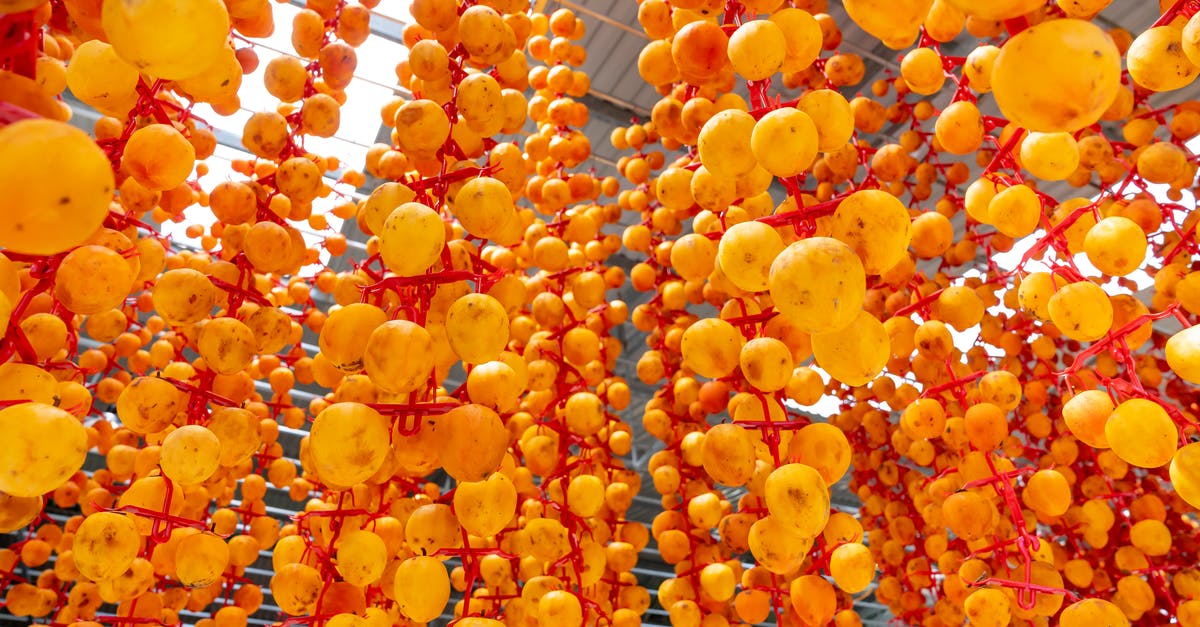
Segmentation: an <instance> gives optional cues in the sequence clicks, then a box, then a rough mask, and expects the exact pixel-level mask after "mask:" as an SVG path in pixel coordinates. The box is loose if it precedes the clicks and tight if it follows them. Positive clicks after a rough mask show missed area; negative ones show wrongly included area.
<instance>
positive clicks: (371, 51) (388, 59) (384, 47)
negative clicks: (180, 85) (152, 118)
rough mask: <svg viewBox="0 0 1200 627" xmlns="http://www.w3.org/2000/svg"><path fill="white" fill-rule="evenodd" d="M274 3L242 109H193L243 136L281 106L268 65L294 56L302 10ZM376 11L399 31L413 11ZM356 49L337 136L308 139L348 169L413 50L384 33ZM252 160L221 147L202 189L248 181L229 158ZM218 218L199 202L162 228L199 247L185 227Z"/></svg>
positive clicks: (361, 155) (310, 238) (396, 5)
mask: <svg viewBox="0 0 1200 627" xmlns="http://www.w3.org/2000/svg"><path fill="white" fill-rule="evenodd" d="M271 6H272V9H273V10H274V14H275V33H274V34H273V35H271V36H270V37H267V38H265V39H255V40H253V41H254V49H255V51H256V52H257V53H258V57H259V64H258V69H256V70H255V71H254V72H253V73H252V74H249V75H246V76H244V77H243V78H242V87H241V89H240V90H239V95H240V97H241V110H240V111H238V112H236V113H234V114H233V115H230V116H227V117H222V116H220V115H218V114H217V113H216V112H215V111H213V110H212V108H211V107H209V106H208V105H203V104H201V105H197V106H196V107H195V108H194V112H195V113H196V115H197V116H199V117H200V118H201V119H203V120H204V121H206V122H208V123H209V124H211V125H212V126H213V127H214V128H216V129H218V130H220V131H225V132H227V133H230V134H232V135H233V136H235V137H241V135H242V128H243V126H244V124H245V122H246V120H247V119H249V118H250V116H251V115H252V114H254V113H256V112H259V111H271V110H274V109H275V108H276V107H277V106H278V104H279V101H278V100H277V99H276V98H275V97H274V96H271V95H270V94H269V93H267V90H266V88H265V87H264V86H263V73H264V71H265V69H266V67H267V63H269V62H270V61H271V60H272V59H274V58H276V57H278V56H281V55H283V54H290V55H291V56H295V54H294V52H293V48H292V43H291V32H292V27H291V25H292V18H293V17H294V16H295V14H296V13H297V12H299V10H300V9H299V7H296V6H294V5H291V4H277V3H272V5H271ZM375 13H377V14H378V15H377V16H376V17H374V18H373V21H374V20H376V19H378V20H387V21H391V22H392V24H389V26H394V27H395V30H396V31H397V32H398V31H399V30H400V28H401V27H400V25H399V24H396V23H395V22H396V21H399V22H401V23H403V22H406V21H408V20H410V19H411V17H410V16H409V14H408V3H407V2H404V1H403V0H386V1H385V2H384V3H383V4H382V5H380V7H379V8H378V9H376V11H375ZM243 45H245V44H244V42H239V47H240V46H243ZM356 52H357V53H358V68H357V69H356V70H355V73H354V76H355V80H354V81H353V82H352V83H351V84H350V86H349V87H347V88H346V104H345V105H343V106H342V108H341V126H340V128H339V129H338V132H337V134H336V135H335V136H334V137H331V138H321V137H307V138H306V139H305V148H307V149H308V150H309V151H311V152H313V153H315V154H319V155H322V156H333V157H337V158H338V160H339V161H340V162H341V164H342V167H343V168H349V169H356V170H360V171H361V169H362V168H363V165H364V163H365V161H366V152H367V148H368V147H370V146H371V144H373V143H374V142H375V137H376V134H377V133H378V132H379V128H380V125H381V123H382V120H381V119H380V114H379V111H380V108H381V107H382V106H383V105H384V104H385V103H386V102H388V101H389V100H391V99H392V98H393V97H395V91H393V88H398V85H397V79H396V69H395V68H396V64H397V63H399V62H400V61H402V60H404V59H405V58H407V56H408V50H407V48H405V47H404V46H402V45H400V44H398V43H395V42H392V41H389V40H387V39H385V38H383V37H375V36H372V37H369V38H368V39H367V40H366V42H364V43H363V44H362V45H361V46H359V47H358V48H357V49H356ZM249 158H252V155H250V154H249V153H247V152H245V151H244V150H241V149H238V148H230V147H227V146H218V147H217V150H216V153H215V154H214V156H213V158H211V159H209V160H208V161H207V164H208V167H209V172H208V174H206V175H205V176H204V177H202V178H201V179H200V182H201V185H202V187H203V188H204V189H206V190H207V189H212V187H214V186H216V185H217V184H218V183H220V182H222V181H227V180H239V179H244V177H243V176H242V175H240V174H237V173H235V172H233V170H232V169H231V167H230V162H231V161H232V160H234V159H249ZM326 182H327V183H329V184H330V186H331V187H333V188H334V189H335V190H336V191H338V192H341V193H342V194H347V195H353V193H354V190H353V188H351V187H350V186H347V185H341V184H337V183H336V180H335V179H334V178H326ZM339 200H340V199H339V198H338V197H337V195H336V194H335V195H330V197H329V198H319V199H317V200H316V201H314V203H313V208H314V213H317V212H324V211H326V210H328V209H329V208H330V207H332V206H333V205H334V204H335V203H336V202H338V201H339ZM215 221H216V219H215V218H214V217H213V215H212V213H211V212H210V211H208V210H207V208H204V207H199V206H196V207H191V208H189V209H188V211H187V219H186V220H185V221H183V222H181V223H168V224H164V225H163V226H162V231H163V233H164V234H170V235H171V236H172V237H173V238H174V239H176V240H179V241H183V242H186V243H189V244H192V245H199V243H200V242H199V239H198V238H189V237H187V235H186V234H185V233H184V230H185V229H186V228H187V227H188V226H190V225H193V224H200V225H203V226H204V227H205V228H206V229H207V228H208V227H209V226H211V225H212V224H213V223H214V222H215ZM328 221H329V224H330V227H331V228H332V229H333V230H334V231H337V230H340V228H341V225H342V220H340V219H338V218H336V217H334V216H332V215H330V216H328ZM300 226H301V227H302V228H300V231H301V233H302V234H303V235H304V237H305V240H306V241H307V242H308V243H309V244H313V243H315V242H317V241H320V240H321V239H322V237H323V235H321V234H317V233H315V232H314V231H312V230H311V229H308V228H307V226H306V225H300ZM323 260H326V261H327V257H324V258H323Z"/></svg>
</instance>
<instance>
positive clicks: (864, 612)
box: [0, 0, 1200, 627]
mask: <svg viewBox="0 0 1200 627" xmlns="http://www.w3.org/2000/svg"><path fill="white" fill-rule="evenodd" d="M406 2H407V0H383V3H382V4H381V5H380V7H378V8H377V9H376V10H375V11H374V14H373V15H372V19H371V27H372V31H373V34H374V36H373V37H372V38H371V39H370V40H368V42H367V43H366V44H364V46H363V47H362V48H360V49H359V57H360V63H359V69H358V71H357V73H356V79H355V81H354V83H353V84H352V85H351V87H350V88H349V89H348V95H349V100H348V102H347V105H346V107H345V108H343V113H342V120H343V127H342V130H341V131H339V133H338V135H337V137H335V138H331V139H328V140H318V142H319V145H317V144H316V143H314V144H313V145H310V147H311V148H312V149H314V150H316V151H318V152H321V153H322V154H333V155H337V156H339V158H340V159H341V160H342V163H343V164H344V166H345V167H350V168H361V167H362V163H363V159H364V155H365V152H366V149H367V148H368V147H369V146H370V144H372V143H375V142H377V141H383V142H387V141H388V138H389V136H390V135H389V131H390V129H388V128H387V127H384V126H382V125H381V124H380V122H379V113H378V112H379V108H380V106H381V105H382V104H383V103H384V102H386V101H387V100H388V99H391V98H394V97H397V96H398V97H409V96H410V94H409V93H408V92H407V91H406V90H404V89H402V88H400V87H398V86H397V85H396V78H395V75H394V72H393V70H392V69H391V68H393V67H394V65H395V63H396V62H398V61H400V60H401V59H403V58H404V57H405V56H406V51H405V50H404V48H403V45H402V44H401V43H400V42H401V40H402V36H401V33H402V29H403V27H404V24H405V23H406V20H407V19H408V12H407V6H404V5H405V4H406ZM830 5H831V6H830V7H829V10H830V13H831V14H832V15H833V16H834V17H835V19H836V21H837V23H838V24H839V25H840V26H841V28H842V33H843V43H842V45H841V47H840V51H841V52H843V53H855V54H858V55H860V56H861V57H862V59H863V61H864V64H865V66H866V76H865V78H864V80H863V81H862V82H861V83H860V84H859V85H856V86H853V87H849V88H846V89H843V90H842V91H843V94H844V95H846V96H847V97H848V98H849V97H853V96H854V95H855V94H856V92H859V91H865V90H868V89H869V87H870V85H871V83H872V82H874V81H875V80H878V79H881V78H893V77H894V76H896V75H897V74H898V71H899V60H898V53H897V52H896V51H893V50H890V49H888V48H886V47H885V46H883V45H882V44H880V43H879V42H878V41H877V40H875V39H874V38H873V37H871V36H869V35H867V34H866V33H865V32H863V31H862V30H861V29H860V28H858V27H857V26H856V25H855V24H854V23H853V22H852V21H851V20H850V19H849V18H848V17H847V16H846V14H845V11H844V9H843V8H842V7H841V5H840V2H838V1H837V0H833V1H832V2H830ZM1156 5H1157V3H1154V2H1142V1H1131V0H1117V1H1116V2H1114V3H1113V6H1110V7H1109V8H1108V9H1107V10H1106V11H1105V12H1104V13H1103V14H1102V15H1101V16H1100V18H1098V19H1099V21H1100V23H1102V24H1105V25H1108V26H1112V27H1116V26H1120V27H1124V28H1126V29H1128V30H1130V31H1131V32H1133V33H1137V32H1140V31H1141V30H1142V29H1144V28H1146V27H1147V26H1148V25H1149V24H1150V23H1151V22H1153V21H1154V19H1156V18H1157V16H1158V13H1157V6H1156ZM274 6H275V11H276V23H277V28H276V34H275V35H274V36H272V37H270V38H268V39H267V40H264V41H263V42H262V43H260V42H259V41H257V40H256V41H255V42H254V43H255V47H256V49H257V50H258V52H259V54H260V57H261V63H260V69H259V70H258V72H257V73H256V74H255V75H254V76H250V77H246V80H245V81H244V83H243V89H244V90H245V92H246V93H245V94H244V95H243V102H242V106H243V110H242V111H239V112H238V113H236V114H235V115H233V116H230V117H228V118H222V117H220V116H216V115H215V114H213V113H211V111H210V112H209V114H208V115H205V114H203V113H200V115H201V117H203V118H204V119H205V120H206V121H208V122H209V123H211V124H212V125H213V126H214V127H215V131H216V135H217V138H218V141H219V143H220V144H221V146H220V148H219V149H218V153H217V155H216V157H215V158H214V159H210V160H209V163H210V166H211V167H212V169H213V172H212V174H210V175H209V176H211V177H213V178H212V179H209V181H212V180H221V179H223V178H224V177H226V176H229V174H228V162H229V160H230V159H235V158H245V157H248V155H247V154H246V153H245V151H244V150H243V149H242V148H241V146H240V135H241V126H242V123H243V122H244V121H245V119H246V118H248V117H249V115H250V114H251V113H253V112H254V111H256V110H260V109H266V108H272V107H273V106H274V100H273V99H271V98H270V97H269V96H267V95H266V94H265V90H263V88H262V81H261V74H262V69H261V68H263V67H265V65H266V63H267V61H268V60H269V59H270V58H271V57H272V56H274V55H277V54H290V52H289V51H290V50H291V47H290V43H289V37H288V35H289V30H290V23H291V19H290V18H291V15H292V14H293V13H294V12H295V11H296V10H298V8H299V7H302V6H303V2H301V1H299V0H292V2H291V4H282V5H278V4H277V5H274ZM536 8H538V9H540V10H542V11H544V12H546V13H550V12H552V11H554V10H557V9H559V8H566V9H570V10H572V11H574V12H575V13H576V15H577V16H578V17H580V18H581V19H582V20H583V21H584V22H585V24H586V25H587V34H586V36H585V37H584V39H583V40H582V41H580V42H578V43H580V44H581V45H583V46H584V47H585V48H586V49H587V51H588V59H587V61H586V63H585V64H584V65H583V67H582V69H583V70H584V71H585V72H587V74H588V75H589V76H590V77H591V91H590V92H589V93H588V95H586V96H584V97H583V98H582V99H581V100H582V101H583V102H584V103H586V104H587V106H588V108H589V111H590V112H591V116H590V120H589V122H588V124H587V125H586V126H585V127H584V129H582V130H583V131H584V133H586V134H587V136H588V137H589V138H590V139H591V143H592V150H593V156H592V158H591V159H590V160H589V161H588V162H586V163H585V164H584V165H583V166H581V169H583V168H589V167H590V168H593V169H594V171H595V173H596V174H597V175H598V176H618V172H617V161H618V160H619V159H620V158H621V156H622V154H621V153H620V152H619V151H617V150H616V149H615V148H613V146H612V145H611V144H610V142H609V136H610V134H611V132H612V130H613V129H615V128H617V127H621V126H628V125H629V124H630V123H631V122H632V121H634V120H643V121H644V120H647V119H649V111H650V110H651V109H652V108H653V106H654V104H655V102H657V101H658V99H659V98H660V96H659V94H658V93H657V91H656V90H655V89H654V88H653V87H652V86H650V85H647V84H645V83H644V81H642V79H641V78H640V76H639V75H638V73H637V71H636V67H637V57H638V54H639V53H640V51H641V50H642V48H643V47H644V45H645V44H646V43H647V42H648V39H647V38H646V36H645V35H644V34H643V33H642V31H641V27H640V25H639V24H638V22H637V9H638V5H637V3H636V2H635V1H634V0H538V6H537V7H536ZM974 45H975V42H974V41H973V40H972V41H970V42H969V43H968V42H967V41H966V35H964V37H962V38H960V39H959V40H957V41H956V42H953V43H952V44H949V45H944V46H943V47H942V49H943V52H944V53H946V54H965V53H966V52H968V51H969V50H970V49H971V48H972V47H974ZM827 54H828V53H826V56H827ZM1188 89H1189V90H1191V92H1192V93H1185V94H1179V93H1178V92H1176V93H1174V94H1173V95H1172V98H1173V99H1178V98H1180V97H1181V96H1182V97H1184V98H1188V97H1198V96H1200V90H1197V88H1196V87H1194V86H1193V87H1191V88H1188ZM258 92H261V93H258ZM772 94H783V95H784V99H788V98H794V97H795V96H796V95H798V92H796V91H788V90H785V89H783V88H782V86H780V85H776V86H774V87H773V88H772ZM932 100H933V104H934V105H935V106H944V105H945V104H946V103H947V102H948V101H949V95H948V94H947V93H944V94H941V95H940V96H935V97H933V98H932ZM69 104H72V107H73V109H74V111H75V115H74V118H73V123H74V124H76V125H78V126H79V127H80V128H83V129H85V130H88V131H91V128H92V125H93V124H94V122H95V119H96V114H95V113H94V112H93V111H91V110H90V109H89V108H88V107H86V106H85V105H82V104H80V103H78V102H69ZM200 109H203V108H202V107H198V110H200ZM902 130H903V129H902V128H897V127H894V126H893V127H888V128H885V129H884V130H883V131H882V132H881V133H879V134H876V135H873V136H869V137H867V138H866V139H867V140H868V141H870V142H872V143H884V142H888V141H894V140H895V136H896V135H897V134H898V133H899V132H900V131H902ZM221 164H224V165H221ZM330 182H331V183H332V182H333V180H332V179H331V180H330ZM371 186H372V182H371V181H368V184H367V185H366V186H364V188H362V189H358V190H350V189H345V187H344V186H339V187H338V189H340V190H341V191H342V192H343V193H345V194H348V195H350V196H352V197H356V198H361V197H362V195H363V194H366V193H369V191H370V188H371ZM773 191H774V192H775V194H774V195H776V201H777V202H778V201H782V199H783V192H782V190H781V189H780V190H773ZM1047 191H1049V192H1050V193H1051V194H1053V195H1055V196H1056V197H1059V198H1060V199H1061V198H1063V197H1066V196H1064V195H1062V194H1069V195H1080V190H1069V191H1068V190H1067V189H1065V188H1064V189H1061V190H1056V189H1054V188H1051V189H1048V190H1047ZM1059 191H1061V192H1062V194H1059V193H1057V192H1059ZM1094 191H1098V188H1097V190H1094ZM194 213H200V214H202V213H203V211H202V210H201V209H200V208H195V207H194V208H192V209H189V220H188V222H186V223H184V225H180V226H179V227H178V228H175V229H174V230H173V232H174V234H175V239H176V241H177V242H178V243H179V245H181V246H184V247H187V246H194V245H195V242H194V240H190V239H189V238H187V237H185V236H184V235H183V233H182V226H185V225H186V224H191V223H201V224H208V223H211V222H212V219H211V217H209V218H208V219H207V222H206V221H205V218H204V216H203V215H200V216H199V217H197V216H195V215H193V214H194ZM630 213H631V212H630ZM637 219H640V218H639V216H636V215H627V216H626V219H625V220H624V222H625V223H630V222H633V221H635V220H637ZM169 227H170V225H166V226H165V227H164V229H165V230H168V231H170V230H171V229H170V228H169ZM341 228H342V230H343V232H344V233H346V234H347V236H348V239H349V240H350V252H349V253H347V255H346V256H344V257H342V258H339V259H337V260H336V261H334V262H333V264H334V267H335V268H339V267H340V268H341V269H346V268H348V261H347V259H346V258H347V257H348V258H350V259H354V260H357V261H362V260H363V259H365V257H366V253H365V240H366V236H365V235H364V234H363V233H362V232H360V231H358V229H357V228H356V227H355V225H354V224H353V222H347V223H345V224H343V225H341ZM311 236H312V237H314V238H315V237H319V236H318V235H317V234H316V233H311ZM637 261H640V259H637V258H636V257H634V256H632V255H631V254H630V253H628V252H627V251H622V252H620V253H617V255H616V257H615V258H614V260H613V262H614V263H615V264H616V265H621V266H624V267H625V268H626V269H628V268H630V267H632V265H633V264H634V263H636V262H637ZM339 264H340V265H339ZM650 296H651V294H648V293H638V292H636V291H634V290H633V289H632V288H631V287H629V286H628V285H626V287H624V288H622V289H620V290H617V291H616V293H610V297H611V298H614V299H616V298H619V299H621V300H624V301H625V302H627V303H628V304H629V306H630V309H632V308H633V307H634V306H635V305H637V304H639V303H642V302H645V301H646V300H648V299H649V298H650ZM325 298H328V297H325ZM328 304H329V301H325V302H324V303H323V306H327V305H328ZM616 336H617V337H618V338H619V339H620V340H621V341H622V344H623V346H624V351H623V353H622V355H621V356H620V358H619V360H618V365H617V369H616V374H618V375H619V376H623V377H624V378H625V379H626V380H627V381H628V382H629V384H630V388H631V389H632V392H633V393H632V402H631V403H630V405H629V408H628V409H627V410H625V411H624V412H623V416H622V417H623V419H624V421H625V422H627V423H628V424H630V425H631V426H632V428H633V431H634V434H635V439H634V449H633V452H632V453H631V455H630V456H629V458H628V459H627V460H626V461H627V463H629V464H630V465H631V466H632V467H636V468H638V469H639V470H641V471H642V472H643V477H644V480H643V488H642V492H641V494H640V495H638V497H637V498H636V500H635V503H634V505H633V507H632V508H631V509H630V510H629V512H628V513H627V517H628V518H629V519H631V520H638V521H641V522H644V523H646V524H647V525H648V524H649V523H650V522H651V520H652V519H653V517H654V515H655V514H656V513H658V512H659V511H661V508H662V506H661V502H660V497H659V495H658V494H657V493H656V492H655V491H654V489H653V482H652V481H651V480H650V479H649V477H648V476H647V475H646V474H645V464H646V461H647V460H648V458H649V457H650V455H652V454H653V453H654V452H656V451H657V450H659V449H661V448H662V443H661V442H659V441H658V440H656V439H655V438H653V437H652V436H650V435H649V434H647V433H645V431H644V430H643V428H642V426H641V425H642V409H643V407H644V405H645V403H646V401H648V400H649V399H650V398H651V397H652V395H653V393H654V391H655V390H654V389H652V388H650V387H647V386H644V385H642V384H641V383H639V382H638V379H637V376H636V373H635V364H636V361H637V358H638V356H639V355H640V354H641V352H642V351H643V350H645V335H644V334H642V333H640V332H638V331H636V330H634V329H633V328H632V327H631V326H629V325H626V326H625V327H622V328H621V329H618V330H616ZM305 341H306V343H308V344H309V345H308V346H306V349H307V350H309V352H310V353H315V352H316V351H317V347H316V346H315V344H316V338H315V336H314V335H312V334H311V333H310V334H308V336H307V337H306V339H305ZM459 382H460V381H453V380H452V381H449V382H448V384H447V387H450V386H452V385H455V384H457V383H459ZM258 383H259V384H260V385H261V387H260V389H259V391H260V392H261V393H262V394H263V395H264V397H269V396H270V394H271V390H270V389H269V387H267V386H266V384H265V382H258ZM322 393H323V390H319V389H317V388H311V387H310V388H307V389H305V388H304V387H303V386H299V387H298V388H297V390H296V391H294V392H293V394H292V398H293V400H294V402H295V403H296V404H297V405H300V406H304V405H306V404H307V403H308V402H309V401H310V400H311V399H312V398H315V397H316V396H317V395H319V394H322ZM110 410H111V408H110ZM280 432H281V434H280V442H281V444H283V446H284V449H285V450H286V451H289V452H292V453H294V452H295V451H297V450H298V448H299V440H300V438H301V437H303V436H304V435H305V432H304V431H302V430H297V429H288V428H285V427H281V429H280ZM90 455H91V457H90V458H89V466H88V467H89V468H97V467H100V465H101V464H102V463H103V460H102V459H101V458H100V456H99V455H98V454H96V453H95V452H94V451H93V452H92V453H90ZM433 479H435V480H437V479H438V477H436V476H435V477H434V478H433ZM731 496H736V494H734V493H731ZM266 502H267V505H268V513H269V514H270V515H272V516H274V517H276V518H278V519H279V520H281V521H286V520H288V517H289V516H291V515H292V514H293V513H295V512H296V511H297V510H298V509H299V504H298V503H296V502H294V501H292V500H291V499H290V498H288V496H287V494H286V492H285V491H283V490H278V489H275V488H268V496H267V498H266ZM235 503H236V501H235ZM833 503H834V506H835V507H836V508H839V509H842V510H844V511H848V512H851V513H854V512H856V510H857V499H856V497H855V496H854V495H853V494H852V493H850V492H849V490H848V489H847V488H846V486H845V485H844V482H843V484H841V485H838V486H835V490H834V494H833ZM59 515H61V516H62V517H63V518H64V519H65V517H66V516H67V513H66V512H62V513H61V514H59ZM6 539H9V538H6ZM634 573H635V574H636V575H637V576H638V578H639V582H640V583H641V585H643V586H645V587H646V588H647V589H649V590H650V593H651V595H652V596H654V595H655V594H656V592H657V587H658V584H659V583H660V582H661V581H663V580H664V579H665V578H668V577H671V576H673V575H674V570H673V567H671V566H670V565H667V564H665V563H664V562H663V561H662V560H661V558H660V557H659V555H658V552H657V551H656V550H655V548H654V544H653V542H652V543H651V545H650V546H649V547H648V548H647V549H646V550H645V551H643V552H642V555H641V556H640V561H639V565H638V567H637V568H635V569H634ZM17 574H18V575H23V574H26V575H27V574H35V573H22V572H21V570H18V572H17ZM270 575H271V561H270V554H269V553H266V552H264V553H262V554H261V556H260V559H259V561H258V562H257V563H255V564H254V565H253V566H251V567H250V568H248V569H247V577H249V578H250V579H251V580H254V581H255V582H256V583H259V584H260V585H262V586H263V588H264V593H267V592H268V587H269V583H268V582H269V578H270ZM860 596H862V597H863V599H862V601H861V602H860V603H856V605H855V608H856V609H857V610H858V611H859V613H860V615H861V616H862V618H863V624H864V625H868V626H876V627H878V626H883V625H886V624H888V621H889V620H890V619H891V615H890V613H889V612H888V611H887V608H885V607H883V606H881V605H879V604H877V603H874V602H873V601H872V600H871V595H870V592H869V591H868V592H866V593H863V594H862V595H860ZM270 604H271V598H270V596H269V594H267V600H266V602H265V603H264V607H263V609H262V610H261V611H260V612H258V613H257V614H256V615H255V616H254V617H252V618H251V620H250V623H251V624H252V625H267V624H271V623H273V622H275V621H277V620H278V616H279V614H278V610H277V608H275V607H274V606H271V605H270ZM202 617H203V615H201V614H197V613H190V612H183V613H182V614H181V618H182V619H183V620H184V621H185V622H194V621H196V620H198V619H199V618H202ZM450 618H451V617H450V616H449V615H444V616H443V617H442V621H443V623H444V622H447V621H448V619H450ZM643 619H644V624H647V625H668V624H670V623H669V621H668V619H667V615H666V612H665V611H663V610H662V609H661V608H660V607H658V605H657V603H653V604H652V607H651V609H650V610H649V611H648V612H647V614H646V615H645V616H644V617H643ZM0 622H3V623H19V624H25V621H24V620H23V619H22V620H17V619H13V617H11V616H9V615H7V614H0ZM768 624H770V623H768Z"/></svg>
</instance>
